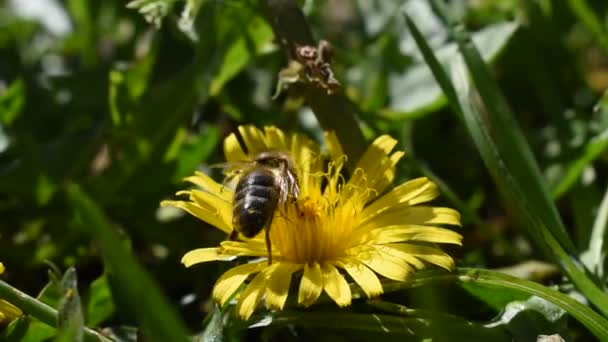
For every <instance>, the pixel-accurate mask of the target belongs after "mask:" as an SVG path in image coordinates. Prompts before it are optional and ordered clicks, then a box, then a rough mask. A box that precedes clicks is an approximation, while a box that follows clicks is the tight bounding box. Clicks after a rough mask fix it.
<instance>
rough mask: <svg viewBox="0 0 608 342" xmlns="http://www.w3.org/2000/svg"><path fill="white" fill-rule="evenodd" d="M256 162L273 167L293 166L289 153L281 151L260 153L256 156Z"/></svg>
mask: <svg viewBox="0 0 608 342" xmlns="http://www.w3.org/2000/svg"><path fill="white" fill-rule="evenodd" d="M254 160H255V162H256V163H258V164H260V165H264V166H268V167H273V168H278V167H285V168H288V167H290V166H291V158H290V157H289V154H287V153H286V152H280V151H267V152H262V153H260V154H258V155H257V156H256V157H255V158H254Z"/></svg>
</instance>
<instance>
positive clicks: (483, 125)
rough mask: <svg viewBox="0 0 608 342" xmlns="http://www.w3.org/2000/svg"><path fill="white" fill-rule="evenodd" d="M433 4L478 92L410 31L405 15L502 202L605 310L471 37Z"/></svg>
mask: <svg viewBox="0 0 608 342" xmlns="http://www.w3.org/2000/svg"><path fill="white" fill-rule="evenodd" d="M433 4H434V5H435V7H436V8H437V10H438V11H439V12H440V14H442V15H443V17H445V18H446V19H447V21H448V23H449V27H450V32H451V33H452V35H453V36H454V37H455V38H456V41H457V43H458V45H459V49H460V51H461V53H462V55H463V58H464V61H465V62H466V64H467V66H468V68H469V69H470V70H471V74H472V77H473V81H474V83H475V85H476V86H477V90H478V91H479V94H478V97H473V98H472V97H471V95H477V94H476V93H475V92H474V91H473V89H472V88H471V86H470V84H469V81H468V78H467V76H466V71H465V68H464V66H462V65H461V66H460V67H458V65H455V66H454V68H453V70H452V71H453V74H454V77H455V78H456V79H457V81H458V86H457V87H456V86H454V84H453V83H452V82H451V80H450V78H449V77H448V76H447V73H446V72H445V70H444V69H443V67H441V65H439V63H438V62H437V58H436V57H435V56H434V54H433V52H432V51H431V49H430V48H429V47H428V45H427V44H426V42H425V41H424V38H422V36H421V35H420V34H415V33H414V32H415V31H417V28H416V25H415V24H414V22H413V21H412V20H410V19H409V18H407V16H406V21H407V24H408V27H409V28H410V29H411V30H412V32H413V33H414V34H413V37H414V39H415V41H416V43H417V44H418V46H419V47H420V49H421V52H422V53H423V56H424V58H425V60H426V61H427V63H428V64H429V67H430V68H431V70H432V71H433V74H434V75H435V77H436V79H437V81H438V83H439V84H440V85H441V87H442V89H444V92H446V96H447V97H448V99H449V101H450V103H451V106H452V108H454V109H455V111H456V113H459V115H460V116H461V117H462V118H463V119H464V122H465V124H466V126H467V128H468V130H469V133H470V134H471V137H472V138H473V141H474V142H475V144H476V146H477V148H478V149H479V152H480V154H481V156H482V158H483V160H484V162H485V164H486V167H487V168H488V170H489V171H490V173H491V174H492V177H493V179H494V181H495V183H496V184H497V186H498V187H499V189H500V190H501V191H502V194H503V196H504V197H505V199H506V203H508V204H509V205H511V206H513V208H515V212H516V213H517V214H518V217H519V218H520V219H521V220H522V222H523V223H524V224H525V225H526V226H528V227H529V229H528V231H529V233H530V235H531V237H532V238H533V240H534V242H535V243H536V245H537V246H538V247H539V248H541V250H542V251H543V252H544V253H545V254H546V255H548V256H550V257H552V258H553V259H554V260H556V263H558V264H559V265H560V266H561V268H562V270H563V271H564V273H565V274H566V275H567V276H568V277H569V278H570V279H571V280H572V282H573V283H574V284H576V286H577V287H578V288H579V290H580V291H581V292H582V293H583V294H584V295H585V296H586V297H587V298H588V299H589V300H590V301H591V302H592V303H593V304H594V305H596V306H597V307H598V309H599V310H600V311H601V312H602V313H604V314H605V315H607V316H608V297H607V296H606V295H605V294H604V293H603V292H602V291H601V290H600V289H599V288H598V287H597V286H596V285H595V284H594V283H593V281H592V280H591V279H590V278H589V277H588V276H587V275H586V273H585V270H584V269H582V267H581V263H580V261H578V260H577V259H576V258H575V257H574V256H573V255H574V246H573V244H572V241H571V240H570V238H569V237H568V235H567V234H566V230H565V227H564V225H563V223H562V221H561V218H560V217H559V214H558V212H557V208H556V207H555V205H554V204H553V203H552V201H551V197H550V195H549V192H548V191H547V189H546V185H545V183H544V181H543V179H542V175H541V173H540V170H539V168H538V165H537V164H536V162H535V160H534V157H533V155H532V152H531V151H530V148H529V146H528V145H527V142H526V141H525V138H524V137H523V134H522V133H521V131H520V130H519V128H518V127H517V125H516V123H515V122H514V120H513V115H512V114H511V111H510V109H509V107H508V105H507V103H506V101H505V99H504V98H503V97H502V93H501V92H500V90H499V89H498V86H497V85H496V83H495V82H494V81H493V80H492V78H491V76H490V73H489V70H488V69H487V66H486V65H485V63H484V62H483V60H482V59H481V56H480V55H479V51H477V50H476V48H475V46H474V45H473V44H472V43H471V41H470V38H469V36H468V35H467V33H466V31H465V30H464V26H463V25H462V24H461V23H459V22H457V21H456V20H454V19H453V18H451V17H449V16H448V14H447V10H446V9H445V8H444V6H445V5H444V4H443V2H440V1H435V0H434V1H433ZM456 89H458V91H456ZM482 106H483V107H482ZM482 109H487V110H482Z"/></svg>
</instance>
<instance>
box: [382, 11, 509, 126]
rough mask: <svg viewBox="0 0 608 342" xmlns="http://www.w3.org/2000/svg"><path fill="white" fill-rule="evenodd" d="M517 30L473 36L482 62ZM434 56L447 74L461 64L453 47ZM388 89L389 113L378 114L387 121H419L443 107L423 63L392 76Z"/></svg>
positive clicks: (496, 28) (499, 27)
mask: <svg viewBox="0 0 608 342" xmlns="http://www.w3.org/2000/svg"><path fill="white" fill-rule="evenodd" d="M517 28H518V25H517V24H516V23H512V22H505V23H499V24H495V25H491V26H488V27H486V28H484V29H482V30H480V31H479V32H476V33H474V34H473V35H472V39H473V41H474V42H475V44H476V45H477V46H478V47H479V49H480V52H481V54H482V56H483V59H484V60H485V61H488V62H490V61H493V60H494V59H496V57H497V56H498V55H499V54H500V52H501V51H502V50H503V49H504V47H505V46H506V45H507V43H508V42H509V40H510V39H511V37H512V36H513V34H514V33H515V31H516V30H517ZM418 33H419V34H420V32H418ZM412 34H413V33H412ZM435 54H436V55H437V58H438V60H439V61H440V63H441V64H442V65H443V66H444V68H446V69H447V70H450V69H451V68H452V67H453V66H454V65H458V64H460V63H462V57H460V54H459V53H458V47H457V45H456V43H450V44H447V45H445V46H443V47H441V48H439V49H438V50H436V51H435ZM389 89H390V92H391V94H390V95H391V103H390V106H389V109H388V110H386V111H383V112H382V113H381V114H382V116H383V117H386V118H389V119H405V118H412V117H418V116H421V115H424V114H427V113H429V112H431V111H435V110H437V109H439V108H440V107H442V106H444V105H445V104H446V98H445V96H444V95H443V92H442V91H441V87H440V86H439V84H438V83H437V81H435V79H434V77H433V73H432V72H431V69H430V68H429V67H428V66H427V64H426V63H424V61H423V60H417V61H416V64H415V65H413V66H411V67H410V68H408V69H407V70H406V72H405V73H403V74H402V75H395V76H391V78H390V86H389Z"/></svg>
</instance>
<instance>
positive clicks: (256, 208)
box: [228, 151, 300, 264]
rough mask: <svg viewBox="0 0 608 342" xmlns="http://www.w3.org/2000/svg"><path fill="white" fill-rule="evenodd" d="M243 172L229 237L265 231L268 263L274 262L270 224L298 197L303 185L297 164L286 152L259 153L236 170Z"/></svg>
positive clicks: (235, 191)
mask: <svg viewBox="0 0 608 342" xmlns="http://www.w3.org/2000/svg"><path fill="white" fill-rule="evenodd" d="M233 172H234V174H235V175H240V178H239V180H238V182H237V184H236V188H235V190H234V198H233V202H232V203H233V204H232V226H233V231H232V232H231V233H230V236H229V237H228V239H229V240H233V241H234V240H236V239H237V238H238V236H239V234H241V235H243V236H245V237H247V238H252V237H254V236H256V235H257V234H258V233H259V232H260V231H261V230H262V229H264V231H265V239H266V250H267V252H268V264H271V263H272V244H271V242H270V235H269V234H270V226H271V225H272V219H273V217H274V215H275V211H276V210H277V209H280V208H281V207H283V206H284V205H285V204H286V203H287V201H288V200H293V199H297V197H298V195H299V193H300V188H299V186H298V178H297V174H296V170H295V166H294V163H293V161H292V160H291V157H290V155H289V154H288V153H286V152H281V151H268V152H262V153H260V154H258V155H256V156H255V157H254V158H253V160H252V162H248V163H244V164H242V165H241V166H237V167H236V170H233Z"/></svg>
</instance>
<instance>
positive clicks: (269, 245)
mask: <svg viewBox="0 0 608 342" xmlns="http://www.w3.org/2000/svg"><path fill="white" fill-rule="evenodd" d="M271 225H272V217H270V220H268V223H267V224H266V226H265V227H264V236H265V240H266V252H267V253H268V265H270V264H272V242H271V241H270V226H271Z"/></svg>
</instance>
